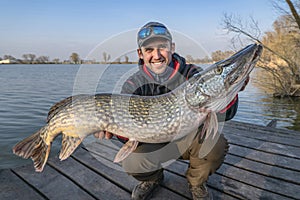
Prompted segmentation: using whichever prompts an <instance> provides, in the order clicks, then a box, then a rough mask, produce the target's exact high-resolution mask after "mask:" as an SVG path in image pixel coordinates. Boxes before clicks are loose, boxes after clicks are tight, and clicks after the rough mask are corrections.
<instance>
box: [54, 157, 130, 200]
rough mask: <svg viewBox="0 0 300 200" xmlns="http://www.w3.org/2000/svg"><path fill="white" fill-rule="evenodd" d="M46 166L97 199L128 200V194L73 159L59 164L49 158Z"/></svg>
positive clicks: (56, 160) (56, 159)
mask: <svg viewBox="0 0 300 200" xmlns="http://www.w3.org/2000/svg"><path fill="white" fill-rule="evenodd" d="M48 164H49V165H50V166H52V167H53V168H55V169H56V170H58V171H59V172H60V173H62V174H64V175H65V176H67V177H68V178H69V179H71V180H72V181H73V182H75V183H76V184H77V185H79V186H80V187H81V188H84V189H85V190H86V191H88V192H89V194H91V195H92V196H93V197H94V198H97V199H130V193H129V192H127V191H125V190H124V189H122V188H120V187H118V186H117V185H115V184H114V183H112V182H110V181H108V180H107V179H106V178H105V177H103V176H101V174H98V173H96V172H95V171H92V170H91V169H89V168H87V167H86V166H84V165H82V164H81V163H80V162H78V161H76V160H74V159H73V158H68V159H67V160H66V161H63V162H60V161H59V159H58V157H56V158H51V159H49V161H48Z"/></svg>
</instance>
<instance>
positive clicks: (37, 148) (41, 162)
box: [13, 126, 51, 172]
mask: <svg viewBox="0 0 300 200" xmlns="http://www.w3.org/2000/svg"><path fill="white" fill-rule="evenodd" d="M46 132H47V126H45V127H43V128H41V129H40V130H39V131H37V132H36V133H35V134H33V135H31V136H29V137H28V138H25V139H24V140H22V141H21V142H19V143H17V144H16V145H15V146H14V147H13V153H14V154H16V155H18V156H21V157H23V158H25V159H28V158H31V159H32V161H33V163H34V168H35V171H36V172H41V171H43V169H44V166H45V164H46V162H47V160H48V156H49V153H50V149H51V146H50V145H47V144H46V143H45V142H44V140H43V138H42V137H41V135H44V134H45V133H46Z"/></svg>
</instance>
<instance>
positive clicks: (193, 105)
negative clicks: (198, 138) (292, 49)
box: [13, 44, 262, 172]
mask: <svg viewBox="0 0 300 200" xmlns="http://www.w3.org/2000/svg"><path fill="white" fill-rule="evenodd" d="M261 52H262V47H261V46H260V45H257V44H252V45H249V46H247V47H245V48H244V49H242V50H240V51H239V52H237V53H236V54H234V55H233V56H231V57H230V58H228V59H226V60H224V61H220V62H217V63H215V64H213V65H211V66H210V67H208V68H206V69H205V70H203V71H201V72H199V73H197V74H195V75H194V76H193V77H192V78H191V79H190V80H189V81H186V82H185V83H183V84H182V85H180V86H179V87H178V88H176V89H175V90H173V91H171V92H170V93H167V94H163V95H159V96H136V95H127V94H96V95H77V96H72V97H68V98H66V99H64V100H62V101H60V102H58V103H56V104H55V105H54V106H52V107H51V108H50V111H49V114H48V118H47V124H46V125H45V126H44V127H42V128H41V129H40V130H38V131H37V132H36V133H35V134H33V135H31V136H29V137H28V138H26V139H24V140H23V141H21V142H19V143H18V144H16V145H15V147H14V148H13V152H14V153H15V154H16V155H18V156H21V157H23V158H31V159H32V160H33V162H34V167H35V170H36V171H38V172H41V171H42V170H43V168H44V166H45V164H46V162H47V159H48V156H49V152H50V149H51V143H52V141H53V140H54V139H55V137H56V136H57V135H59V134H62V147H61V151H60V155H59V158H60V160H64V159H66V158H68V157H69V156H70V155H71V154H72V153H73V151H74V150H75V149H76V148H77V147H78V145H79V144H80V143H81V142H82V141H83V139H84V138H86V137H87V136H88V135H90V134H93V133H96V132H99V131H109V132H112V133H114V134H117V135H120V136H123V137H127V138H129V141H128V142H127V143H126V144H125V145H124V146H123V147H122V148H121V149H120V151H119V152H118V154H117V155H116V158H115V161H116V162H119V161H121V160H123V159H124V158H125V157H126V156H128V155H129V154H130V152H132V151H133V150H134V149H135V148H136V146H137V144H138V142H147V143H162V142H169V141H172V140H174V139H177V138H181V137H183V136H185V135H186V134H188V133H190V132H191V131H193V130H196V129H197V128H198V126H199V125H200V124H202V123H204V124H205V125H204V127H205V128H204V130H205V131H206V134H207V135H210V134H215V133H216V132H217V129H218V125H217V119H216V114H215V113H216V112H219V111H220V110H222V109H224V108H225V107H226V106H227V105H228V104H229V103H230V102H231V101H232V99H233V98H234V97H235V96H236V94H237V93H238V91H240V89H241V87H242V86H243V84H244V82H245V80H246V78H247V76H248V75H249V73H250V72H251V71H252V69H253V68H254V66H255V64H256V62H257V60H258V59H259V57H260V54H261Z"/></svg>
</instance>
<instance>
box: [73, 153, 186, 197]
mask: <svg viewBox="0 0 300 200" xmlns="http://www.w3.org/2000/svg"><path fill="white" fill-rule="evenodd" d="M72 157H74V158H75V159H78V160H80V162H82V163H85V164H86V165H88V166H89V168H90V169H92V170H94V171H96V172H97V173H100V174H106V176H107V178H108V179H110V181H111V182H114V183H115V184H118V185H119V187H122V188H125V189H126V190H128V191H130V193H131V191H132V189H133V188H134V186H135V185H136V184H137V183H138V182H137V181H136V180H135V179H134V178H132V177H131V176H129V175H127V174H126V173H125V172H124V171H121V170H116V168H114V167H111V166H112V165H116V164H114V163H112V161H111V160H107V159H105V158H107V157H105V158H103V157H100V156H99V155H97V154H93V153H89V152H87V151H85V150H83V149H78V151H76V152H75V153H74V154H73V155H72ZM108 161H109V162H108ZM168 178H169V177H166V179H168ZM152 199H178V200H181V199H187V198H185V197H184V196H182V195H180V194H178V193H174V192H172V191H170V190H168V189H166V188H164V187H162V188H160V192H159V193H154V195H153V198H152Z"/></svg>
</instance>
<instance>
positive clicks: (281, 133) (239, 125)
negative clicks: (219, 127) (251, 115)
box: [225, 120, 299, 138]
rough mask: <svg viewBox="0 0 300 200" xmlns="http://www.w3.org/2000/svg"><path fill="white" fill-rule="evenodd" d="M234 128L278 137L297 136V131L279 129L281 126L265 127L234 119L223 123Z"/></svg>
mask: <svg viewBox="0 0 300 200" xmlns="http://www.w3.org/2000/svg"><path fill="white" fill-rule="evenodd" d="M226 127H228V128H229V127H230V128H236V129H240V130H246V131H248V132H250V133H265V134H270V135H277V136H278V137H291V138H293V137H297V138H299V131H294V130H288V129H281V128H272V127H266V126H262V125H257V124H250V123H245V122H238V121H235V120H229V121H226V123H225V128H226Z"/></svg>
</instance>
